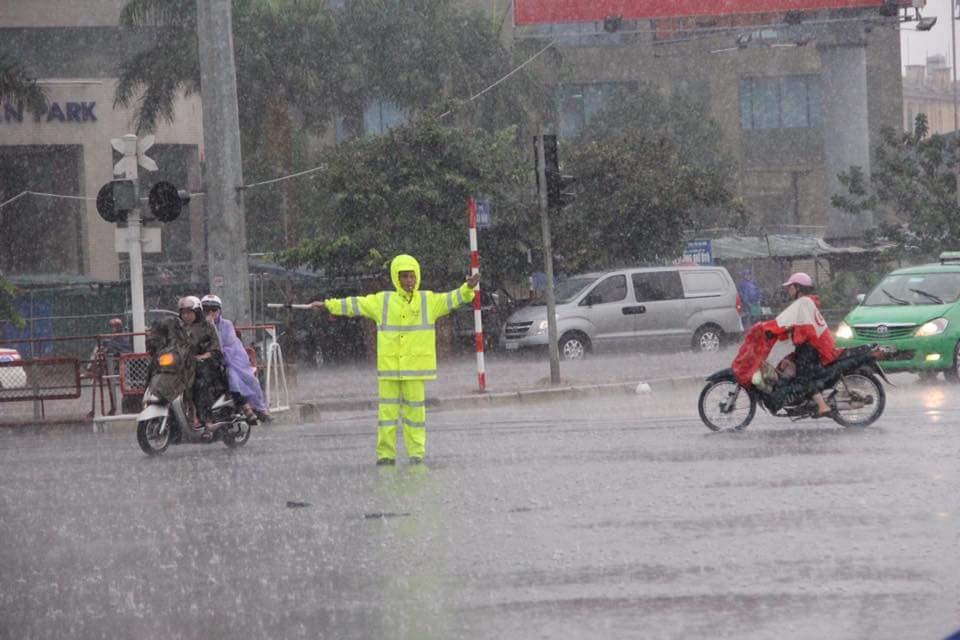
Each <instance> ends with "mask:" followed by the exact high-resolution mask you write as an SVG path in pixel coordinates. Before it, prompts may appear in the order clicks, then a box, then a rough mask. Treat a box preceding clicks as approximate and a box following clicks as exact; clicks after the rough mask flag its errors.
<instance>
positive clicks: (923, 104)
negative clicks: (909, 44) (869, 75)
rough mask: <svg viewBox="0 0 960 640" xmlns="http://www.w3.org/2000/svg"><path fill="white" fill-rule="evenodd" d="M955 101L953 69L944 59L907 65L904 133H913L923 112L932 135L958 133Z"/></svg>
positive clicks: (904, 96)
mask: <svg viewBox="0 0 960 640" xmlns="http://www.w3.org/2000/svg"><path fill="white" fill-rule="evenodd" d="M954 98H955V96H954V89H953V70H952V69H951V68H950V67H949V66H948V64H947V59H946V57H945V56H942V55H935V56H928V57H927V62H926V64H908V65H907V66H906V68H905V73H904V76H903V130H904V131H912V130H913V127H914V123H915V122H916V118H917V116H918V115H920V114H921V113H923V114H926V116H927V126H929V127H930V133H941V134H944V133H950V132H952V131H955V130H956V129H957V120H956V118H957V110H956V109H957V102H956V101H955V99H954Z"/></svg>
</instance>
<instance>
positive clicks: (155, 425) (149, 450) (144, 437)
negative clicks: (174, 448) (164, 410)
mask: <svg viewBox="0 0 960 640" xmlns="http://www.w3.org/2000/svg"><path fill="white" fill-rule="evenodd" d="M163 421H164V419H163V418H152V419H150V420H141V421H140V422H138V423H137V444H139V445H140V448H141V449H142V450H143V452H144V453H145V454H147V455H148V456H158V455H160V454H161V453H163V452H164V451H166V450H167V447H169V446H170V428H169V426H168V427H166V428H165V429H164V431H163V433H162V434H161V433H160V428H161V427H163V426H164V424H163Z"/></svg>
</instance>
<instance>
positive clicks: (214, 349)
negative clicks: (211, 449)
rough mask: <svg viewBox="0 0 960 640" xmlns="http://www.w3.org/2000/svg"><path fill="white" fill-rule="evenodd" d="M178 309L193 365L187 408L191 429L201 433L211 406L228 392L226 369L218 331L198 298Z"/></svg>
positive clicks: (187, 299) (188, 299) (183, 302)
mask: <svg viewBox="0 0 960 640" xmlns="http://www.w3.org/2000/svg"><path fill="white" fill-rule="evenodd" d="M178 307H179V310H180V319H181V320H182V321H183V325H184V329H185V331H186V334H187V340H188V341H189V343H190V353H191V355H192V356H193V359H194V361H195V365H196V373H195V375H194V379H193V384H192V388H191V391H190V394H189V395H190V398H189V400H190V401H189V402H188V405H192V409H193V412H192V413H193V415H192V421H193V425H192V426H193V428H194V429H200V428H204V427H205V423H208V422H210V421H211V419H212V415H211V413H210V408H211V407H212V406H213V403H214V402H216V400H217V398H219V397H220V396H221V395H222V394H224V393H226V392H227V374H226V367H225V365H224V360H223V351H222V349H221V347H220V336H219V335H218V334H217V328H216V327H215V326H213V324H211V323H210V322H207V320H206V318H205V317H204V315H203V305H202V304H201V303H200V298H198V297H196V296H184V297H183V298H181V299H180V302H179V304H178ZM204 435H206V436H207V437H212V436H213V432H212V431H210V430H209V429H207V430H206V432H205V434H204Z"/></svg>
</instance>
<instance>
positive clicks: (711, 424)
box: [697, 379, 757, 431]
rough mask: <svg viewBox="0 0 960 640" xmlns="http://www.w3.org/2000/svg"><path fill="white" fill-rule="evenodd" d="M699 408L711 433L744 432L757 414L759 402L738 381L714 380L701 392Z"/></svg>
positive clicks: (702, 418)
mask: <svg viewBox="0 0 960 640" xmlns="http://www.w3.org/2000/svg"><path fill="white" fill-rule="evenodd" d="M731 403H732V404H731ZM697 408H698V409H699V411H700V419H701V420H703V424H705V425H707V428H708V429H710V430H711V431H742V430H743V429H746V427H747V425H748V424H750V422H751V421H752V420H753V416H754V415H756V413H757V400H756V398H754V397H753V396H752V395H750V394H749V393H748V392H747V391H746V390H745V389H743V388H742V387H741V386H740V384H739V383H738V382H737V381H736V380H731V379H725V380H714V381H712V382H708V383H707V385H706V386H705V387H704V388H703V391H701V392H700V400H699V401H698V403H697Z"/></svg>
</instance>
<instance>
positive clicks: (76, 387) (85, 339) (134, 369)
mask: <svg viewBox="0 0 960 640" xmlns="http://www.w3.org/2000/svg"><path fill="white" fill-rule="evenodd" d="M237 331H238V332H239V333H241V334H243V333H251V332H252V333H253V334H254V336H253V337H254V339H256V338H257V337H258V335H257V334H260V333H265V334H266V339H265V340H263V341H260V342H259V343H258V344H262V346H261V347H260V348H261V350H262V351H263V352H264V353H263V355H262V357H258V353H257V350H256V349H255V348H253V347H250V346H247V347H245V349H246V352H247V356H248V357H249V359H250V366H251V367H252V368H253V369H254V372H255V373H258V372H259V374H258V375H257V377H258V379H259V380H260V382H261V384H262V386H263V388H264V396H265V399H266V401H267V405H268V407H269V410H270V411H271V412H282V411H285V410H288V409H289V408H290V402H289V391H288V388H287V379H286V371H285V370H284V362H283V353H282V351H281V349H280V345H279V343H278V342H277V329H276V326H275V325H272V324H262V325H250V326H242V327H237ZM135 335H142V334H135V333H108V334H96V335H84V336H68V337H56V338H31V339H16V340H6V341H0V346H4V345H13V344H15V345H27V348H28V349H29V350H30V352H34V353H35V352H40V353H43V352H49V351H51V349H52V344H59V345H67V349H69V350H73V351H76V350H77V349H79V347H77V346H76V345H78V344H80V343H87V345H89V344H93V345H95V346H94V347H93V350H92V352H91V353H90V356H89V357H88V358H86V359H85V358H80V357H57V358H35V359H34V358H29V357H28V358H27V359H21V360H14V361H11V362H0V402H9V403H13V402H33V403H34V412H33V413H34V418H37V419H41V418H45V417H47V408H46V405H45V402H46V401H50V400H77V399H80V398H81V396H82V395H83V390H84V388H90V389H91V401H90V404H89V405H87V406H88V407H90V410H89V412H88V413H86V416H87V417H88V418H94V419H96V418H100V417H102V416H106V415H114V414H115V413H118V412H120V411H121V410H122V406H123V402H122V397H124V396H127V397H129V396H137V397H139V396H142V395H143V392H144V391H145V390H146V386H147V370H148V367H149V364H150V356H149V354H146V353H119V352H118V347H117V342H118V341H123V340H130V342H131V343H132V340H131V338H132V337H133V336H135ZM71 343H72V344H71ZM261 360H262V361H261ZM85 381H89V384H88V385H85V384H84V382H85ZM98 398H99V403H98V402H97V400H98ZM135 404H137V405H138V404H139V403H135ZM79 409H80V410H79V411H78V410H77V409H74V410H73V413H72V414H71V415H77V414H81V413H82V409H83V407H82V405H81V406H80V407H79Z"/></svg>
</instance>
